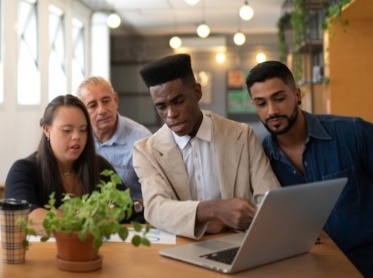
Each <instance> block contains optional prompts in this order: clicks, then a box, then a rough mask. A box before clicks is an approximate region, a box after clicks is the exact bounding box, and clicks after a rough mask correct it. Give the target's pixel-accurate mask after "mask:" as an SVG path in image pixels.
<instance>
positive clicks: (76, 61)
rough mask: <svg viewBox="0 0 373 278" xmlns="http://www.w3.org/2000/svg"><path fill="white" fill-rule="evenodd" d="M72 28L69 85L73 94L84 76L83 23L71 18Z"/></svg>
mask: <svg viewBox="0 0 373 278" xmlns="http://www.w3.org/2000/svg"><path fill="white" fill-rule="evenodd" d="M72 26H73V30H72V37H73V38H72V39H73V60H72V77H71V79H72V80H71V83H72V92H73V93H74V94H75V91H76V89H77V88H78V86H79V84H80V82H81V81H82V80H83V78H84V76H85V59H84V58H85V51H84V49H85V48H84V47H85V41H84V25H83V23H82V22H81V21H80V20H78V19H76V18H73V20H72Z"/></svg>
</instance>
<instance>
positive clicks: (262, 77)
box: [245, 61, 296, 96]
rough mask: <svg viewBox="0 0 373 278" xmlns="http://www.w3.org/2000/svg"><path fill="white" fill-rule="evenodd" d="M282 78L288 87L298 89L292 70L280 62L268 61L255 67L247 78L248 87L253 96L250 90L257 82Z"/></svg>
mask: <svg viewBox="0 0 373 278" xmlns="http://www.w3.org/2000/svg"><path fill="white" fill-rule="evenodd" d="M276 77H277V78H280V79H281V80H282V81H283V82H284V83H285V84H286V85H287V86H289V87H290V88H292V89H295V88H296V83H295V80H294V76H293V74H292V73H291V71H290V69H289V68H288V67H287V66H286V65H285V64H283V63H281V62H279V61H266V62H263V63H259V64H257V65H256V66H255V67H253V68H252V69H251V70H250V72H249V74H248V75H247V77H246V82H245V83H246V86H247V90H248V92H249V95H250V96H251V92H250V89H251V87H252V86H253V85H254V83H256V82H264V81H266V80H268V79H272V78H276Z"/></svg>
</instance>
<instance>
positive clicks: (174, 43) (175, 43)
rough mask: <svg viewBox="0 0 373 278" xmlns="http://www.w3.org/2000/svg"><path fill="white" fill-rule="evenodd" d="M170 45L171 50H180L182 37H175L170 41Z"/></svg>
mask: <svg viewBox="0 0 373 278" xmlns="http://www.w3.org/2000/svg"><path fill="white" fill-rule="evenodd" d="M169 44H170V46H171V48H173V49H178V48H180V47H181V44H182V42H181V39H180V37H178V36H173V37H172V38H171V39H170V41H169Z"/></svg>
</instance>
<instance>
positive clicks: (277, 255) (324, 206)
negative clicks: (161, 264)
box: [160, 178, 347, 273]
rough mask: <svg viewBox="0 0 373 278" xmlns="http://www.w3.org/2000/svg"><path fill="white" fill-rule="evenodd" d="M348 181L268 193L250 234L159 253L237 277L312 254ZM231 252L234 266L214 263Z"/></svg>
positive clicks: (237, 234)
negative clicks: (264, 265) (300, 255)
mask: <svg viewBox="0 0 373 278" xmlns="http://www.w3.org/2000/svg"><path fill="white" fill-rule="evenodd" d="M346 182H347V178H338V179H332V180H326V181H320V182H313V183H306V184H301V185H293V186H287V187H283V188H279V189H275V190H270V191H268V192H266V193H265V195H264V197H263V200H262V202H261V204H260V205H259V207H258V210H257V213H256V215H255V217H254V218H253V221H252V222H251V225H250V227H249V228H248V229H247V230H246V232H237V233H233V234H229V235H225V236H221V237H219V238H215V239H210V240H204V241H196V242H193V243H189V244H185V245H181V246H174V247H169V248H165V249H162V250H160V254H161V255H163V256H167V257H170V258H173V259H177V260H181V261H184V262H187V263H191V264H195V265H198V266H202V267H205V268H209V269H213V270H216V271H219V272H223V273H234V272H238V271H242V270H246V269H249V268H253V267H257V266H260V265H263V264H267V263H271V262H275V261H278V260H282V259H285V258H289V257H292V256H296V255H299V254H303V253H306V252H309V250H310V249H311V247H312V246H313V244H315V242H316V240H317V238H318V236H319V234H320V232H321V230H322V228H323V226H324V224H325V222H326V220H327V219H328V217H329V215H330V213H331V211H332V209H333V207H334V205H335V203H336V201H337V199H338V197H339V195H340V193H341V191H342V189H343V188H344V186H345V184H346ZM232 250H236V251H235V252H236V254H234V255H231V257H233V258H232V262H231V263H227V262H219V261H216V260H220V261H221V257H222V256H223V255H224V253H232V252H234V251H232ZM225 255H226V254H225Z"/></svg>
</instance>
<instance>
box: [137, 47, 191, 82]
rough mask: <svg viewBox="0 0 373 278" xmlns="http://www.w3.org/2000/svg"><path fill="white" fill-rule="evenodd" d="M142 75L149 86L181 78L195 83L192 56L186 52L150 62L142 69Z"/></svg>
mask: <svg viewBox="0 0 373 278" xmlns="http://www.w3.org/2000/svg"><path fill="white" fill-rule="evenodd" d="M140 75H141V77H142V79H143V80H144V82H145V84H146V86H147V87H148V88H149V87H152V86H156V85H160V84H163V83H166V82H168V81H172V80H175V79H179V78H180V79H182V80H183V81H191V80H192V81H194V83H195V78H194V74H193V70H192V63H191V58H190V56H189V55H188V54H185V53H182V54H175V55H170V56H166V57H163V58H161V59H159V60H155V61H152V62H149V63H147V64H146V65H145V66H144V67H143V68H142V69H141V70H140Z"/></svg>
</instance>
